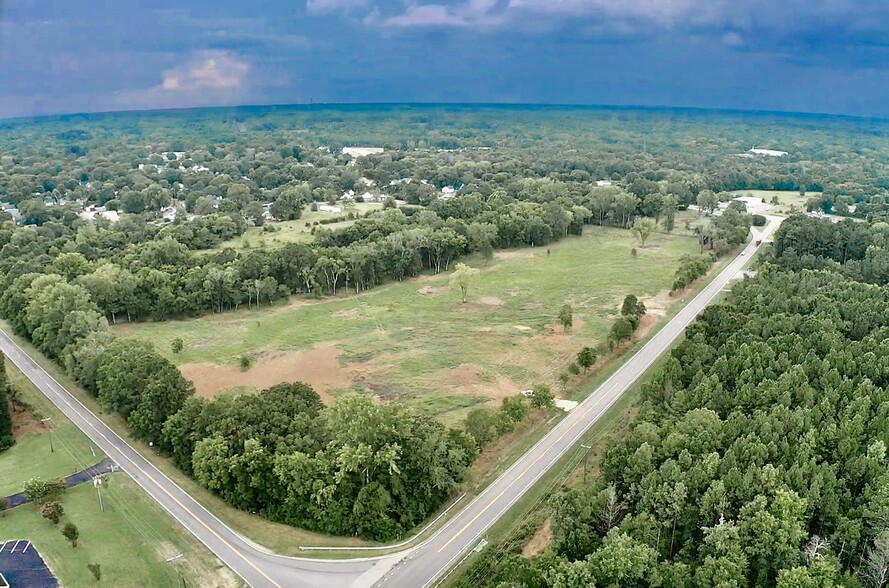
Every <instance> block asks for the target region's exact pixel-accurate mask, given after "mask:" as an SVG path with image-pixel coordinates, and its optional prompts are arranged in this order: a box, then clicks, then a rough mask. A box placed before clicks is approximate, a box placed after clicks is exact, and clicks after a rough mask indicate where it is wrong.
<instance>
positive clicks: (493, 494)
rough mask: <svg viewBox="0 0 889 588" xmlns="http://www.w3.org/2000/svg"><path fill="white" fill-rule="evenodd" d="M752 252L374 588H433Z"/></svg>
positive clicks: (772, 220) (774, 220)
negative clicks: (430, 587) (431, 587)
mask: <svg viewBox="0 0 889 588" xmlns="http://www.w3.org/2000/svg"><path fill="white" fill-rule="evenodd" d="M781 220H783V219H781V218H778V217H769V224H768V225H767V226H766V227H763V229H764V230H763V231H762V232H761V233H760V234H759V235H758V236H756V237H754V239H767V238H768V237H769V236H770V235H771V234H772V232H773V231H774V230H775V229H776V228H777V227H778V225H779V224H780V223H781ZM755 250H756V244H755V240H751V242H750V243H749V244H748V245H747V247H745V248H744V250H743V251H742V253H741V255H739V256H738V257H736V258H735V259H734V260H732V262H731V263H729V264H728V265H727V266H726V267H725V268H724V269H723V270H722V271H721V272H720V273H719V275H717V276H716V278H714V279H713V281H711V282H710V284H708V285H707V287H706V288H704V290H702V291H701V293H700V294H698V295H697V296H696V297H695V298H694V299H693V300H691V301H690V302H689V303H688V304H686V305H685V307H684V308H683V309H682V310H680V311H679V312H678V313H677V314H676V316H675V317H673V318H672V319H671V320H670V321H669V322H668V323H667V324H666V325H665V326H664V327H663V328H662V329H661V330H660V331H658V332H657V333H656V334H655V335H654V336H653V337H652V338H651V339H650V340H649V341H648V342H647V343H646V344H645V345H644V346H643V347H642V348H641V349H639V351H637V352H636V353H635V355H633V357H631V358H630V359H629V360H628V361H627V362H626V363H624V365H623V366H621V368H620V369H619V370H617V371H616V372H615V373H614V374H613V375H612V376H611V377H610V378H608V379H607V380H606V381H605V382H604V383H603V384H602V385H601V386H600V387H599V388H598V389H597V390H596V391H595V392H593V393H592V394H590V396H589V397H587V399H586V400H584V401H583V402H581V403H580V404H579V405H578V406H577V407H575V408H574V409H573V410H572V411H571V412H570V413H569V414H568V416H567V417H566V418H564V419H563V420H562V421H561V422H559V424H558V425H556V426H555V427H554V428H553V429H552V430H551V431H550V432H549V433H547V435H546V436H545V437H544V438H543V439H541V440H540V441H539V442H538V443H537V444H536V445H535V446H534V447H532V448H531V449H530V450H529V451H528V452H527V453H525V455H523V456H522V457H521V458H519V460H518V461H516V462H515V463H514V464H513V465H512V467H510V468H509V470H507V471H506V472H505V473H504V474H503V475H501V476H500V477H499V478H498V479H497V480H496V481H495V482H494V483H493V484H491V485H490V486H488V488H486V489H485V490H484V492H482V493H481V494H479V496H478V497H477V498H476V499H475V500H474V501H473V502H472V503H470V504H469V505H468V506H467V507H465V508H464V509H463V510H462V511H461V512H460V513H459V514H457V515H455V516H454V518H453V519H451V520H450V521H449V522H448V523H447V524H446V525H445V526H444V527H442V529H441V531H440V532H439V533H438V534H437V535H435V536H434V537H433V539H432V540H431V541H429V542H428V543H427V544H426V545H424V546H423V547H422V548H420V549H418V550H416V551H415V552H413V553H411V554H408V555H407V556H406V557H405V558H404V559H403V560H402V561H401V562H399V563H398V564H397V565H396V566H395V567H394V568H393V570H392V571H391V572H390V573H389V574H387V575H386V576H385V577H384V578H383V579H382V580H380V581H379V582H377V584H375V586H376V587H378V588H383V587H385V588H427V587H429V586H434V585H435V583H436V581H437V580H438V579H439V578H440V577H441V576H443V575H444V574H445V573H446V572H447V571H448V569H449V568H450V567H451V566H452V565H454V563H456V562H457V561H458V560H459V559H460V558H461V557H462V556H463V555H464V554H465V553H466V552H467V551H469V550H470V549H472V548H473V547H475V546H476V545H477V544H478V542H479V539H480V538H481V537H482V535H483V534H484V532H485V531H487V530H488V529H489V528H490V527H491V526H492V525H493V524H494V523H495V522H497V520H498V519H499V518H500V517H501V516H502V515H503V514H504V513H505V512H506V511H507V510H509V508H510V507H511V506H512V505H513V504H515V503H516V502H517V501H518V500H519V499H520V498H521V497H522V496H523V495H524V494H525V492H527V491H528V489H530V488H531V486H533V485H534V483H535V482H537V480H539V479H540V478H541V476H543V475H544V474H545V473H546V472H547V471H548V470H549V469H550V468H551V467H553V465H555V463H556V462H557V461H558V460H559V458H561V457H562V456H563V455H564V454H565V453H567V452H568V451H570V450H571V448H572V447H574V445H575V444H576V443H577V442H578V440H579V439H580V438H581V437H582V436H583V434H584V433H585V432H586V431H587V430H588V429H589V428H590V427H591V426H592V425H593V424H594V423H595V422H596V421H598V420H599V418H600V417H601V416H602V415H603V414H604V413H605V412H606V411H607V410H608V408H609V407H610V406H611V405H612V404H614V403H615V402H616V401H617V400H618V399H619V398H620V397H621V395H622V394H623V393H624V392H626V391H627V390H628V389H629V388H630V387H631V386H632V385H633V384H634V383H635V382H636V380H637V379H638V378H639V377H640V376H641V375H642V374H643V373H645V370H647V369H648V368H649V367H650V366H651V364H653V363H654V362H655V361H656V360H657V359H658V357H660V356H661V355H662V354H663V353H664V351H665V350H666V349H667V348H668V347H669V346H670V344H671V343H672V342H673V341H674V340H675V339H676V338H677V337H678V336H679V335H681V334H682V333H683V332H684V331H685V327H687V326H688V325H689V324H690V323H691V322H692V321H693V320H694V319H695V317H696V316H697V315H698V314H700V313H701V311H703V310H704V308H706V307H707V305H708V304H710V302H712V301H713V299H714V298H715V297H716V296H717V295H718V294H719V292H720V291H721V290H722V289H723V288H725V287H726V286H727V285H728V283H729V282H730V281H731V279H732V278H733V277H735V276H736V275H737V274H738V272H739V271H741V269H742V268H743V266H744V265H745V264H746V263H747V261H748V260H749V259H750V256H751V255H752V254H753V252H754V251H755Z"/></svg>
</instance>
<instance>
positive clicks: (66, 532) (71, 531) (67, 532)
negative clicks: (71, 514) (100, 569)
mask: <svg viewBox="0 0 889 588" xmlns="http://www.w3.org/2000/svg"><path fill="white" fill-rule="evenodd" d="M62 536H63V537H65V539H67V540H68V541H70V542H71V547H77V539H78V538H79V537H80V531H79V530H78V529H77V525H75V524H74V523H65V526H64V527H62Z"/></svg>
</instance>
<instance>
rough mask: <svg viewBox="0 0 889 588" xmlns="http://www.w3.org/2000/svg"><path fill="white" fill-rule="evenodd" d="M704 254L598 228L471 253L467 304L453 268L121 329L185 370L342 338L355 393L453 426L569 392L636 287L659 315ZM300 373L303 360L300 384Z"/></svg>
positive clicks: (688, 241) (673, 240) (657, 238)
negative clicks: (516, 402)
mask: <svg viewBox="0 0 889 588" xmlns="http://www.w3.org/2000/svg"><path fill="white" fill-rule="evenodd" d="M632 248H636V249H637V256H636V258H633V257H632V256H631V253H630V251H631V249H632ZM697 250H698V246H697V242H696V240H694V239H693V238H689V237H685V236H675V235H667V234H662V233H659V234H656V235H654V236H652V237H651V238H650V240H649V241H648V243H647V244H646V246H645V248H640V247H639V245H638V242H636V241H635V239H634V238H633V236H632V235H631V233H630V232H629V231H623V230H619V229H612V228H603V227H589V228H587V229H586V231H585V234H584V236H583V237H572V238H568V239H565V240H563V241H561V242H559V243H556V244H553V245H551V246H550V247H549V248H548V249H547V248H545V247H539V248H528V249H519V250H514V251H506V252H500V253H498V254H497V256H496V258H495V259H494V260H493V261H491V262H490V264H488V265H485V264H484V263H482V262H481V261H480V260H477V259H470V260H468V261H469V262H470V263H471V264H472V265H476V266H477V267H479V268H480V269H481V270H482V271H481V275H480V276H479V277H478V279H477V280H476V281H475V282H474V283H473V284H472V286H471V287H470V291H469V301H468V303H467V304H463V303H461V300H460V295H459V292H455V291H452V290H450V289H449V288H448V280H449V274H441V275H438V276H422V277H420V278H418V279H413V280H408V281H405V282H401V283H391V284H387V285H384V286H382V287H379V288H376V289H373V290H371V291H369V292H365V293H362V294H359V295H355V294H354V293H352V294H350V295H340V296H338V297H336V298H327V299H322V300H306V299H299V300H296V299H295V300H294V301H293V302H291V304H290V305H288V306H275V307H270V308H267V309H263V310H259V311H257V310H251V311H239V312H234V313H225V314H221V315H208V316H204V317H202V318H198V319H192V320H184V321H169V322H163V323H140V324H128V325H119V326H117V327H115V331H116V334H118V335H120V336H130V337H137V338H141V339H145V340H148V341H151V342H153V343H154V344H155V346H156V347H157V349H158V350H159V351H160V352H161V353H164V354H165V355H167V357H168V358H170V359H171V360H172V361H174V362H176V363H177V364H180V365H182V364H193V363H197V362H200V363H210V364H218V365H223V366H234V365H236V364H237V361H238V358H239V357H241V356H242V355H245V354H246V355H252V356H254V357H258V358H262V357H266V356H268V355H274V354H280V353H284V352H288V351H292V350H301V349H302V350H305V349H311V348H313V347H314V346H316V345H319V344H321V343H328V344H329V342H335V343H336V345H335V348H334V351H333V352H335V353H340V355H339V366H340V369H341V370H345V371H346V372H347V374H348V376H349V380H350V381H351V382H352V384H351V389H352V390H358V391H368V392H373V393H375V394H378V395H380V396H382V397H385V398H389V399H395V400H400V401H403V402H407V403H409V404H413V405H415V406H418V407H420V408H422V409H424V410H427V411H429V412H430V413H431V414H436V415H439V417H440V418H441V419H442V420H443V421H445V422H454V421H456V420H457V419H459V418H461V417H462V416H464V415H465V414H466V412H468V410H470V409H471V407H472V406H474V405H476V404H478V403H481V402H486V401H492V402H496V401H499V398H500V397H502V396H504V395H507V394H515V393H517V392H518V391H519V390H522V389H525V388H528V387H530V386H531V385H533V384H534V383H538V382H544V383H548V384H550V385H552V386H555V387H557V388H558V374H559V373H561V372H563V371H564V370H565V368H566V367H567V365H568V364H569V363H570V361H571V360H572V359H573V357H574V356H575V355H576V353H577V352H578V351H579V350H580V348H581V347H583V346H584V345H595V344H597V343H599V342H601V341H603V340H604V339H605V338H606V336H607V332H608V329H609V328H610V325H611V322H612V321H613V320H614V318H615V317H616V316H617V313H618V311H619V307H620V303H621V301H622V299H623V297H624V296H625V295H626V294H630V293H632V294H635V295H637V296H639V297H641V298H643V299H646V298H648V299H649V301H650V302H651V306H652V312H653V313H657V312H661V313H663V312H665V309H663V308H661V309H659V308H658V305H659V304H669V303H671V302H672V301H669V300H667V301H666V302H665V301H664V298H665V297H664V295H663V292H664V291H665V290H667V289H669V287H670V285H671V283H672V280H673V277H674V274H675V271H676V268H677V266H678V260H679V257H680V256H681V255H683V254H687V253H696V252H697ZM655 296H657V297H658V299H657V300H654V301H653V300H652V297H655ZM565 303H568V304H571V305H572V307H573V309H574V325H575V326H574V328H573V329H571V331H570V332H567V333H565V332H563V329H562V327H561V326H559V325H558V324H557V314H558V311H559V308H560V307H561V306H562V305H563V304H565ZM175 338H181V339H182V340H183V341H184V343H185V349H184V351H183V352H182V353H181V354H178V355H174V354H172V353H171V351H170V343H171V342H172V341H173V340H174V339H175ZM295 363H296V362H295ZM305 367H306V368H307V369H308V368H309V367H311V366H305ZM300 369H301V366H300V365H294V366H293V370H292V375H293V376H294V378H295V379H298V376H299V375H300ZM341 379H342V378H340V380H341ZM342 391H343V390H342V389H334V390H330V392H331V393H333V394H334V395H336V394H337V393H340V392H342Z"/></svg>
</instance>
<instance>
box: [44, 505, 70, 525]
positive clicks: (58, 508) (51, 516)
mask: <svg viewBox="0 0 889 588" xmlns="http://www.w3.org/2000/svg"><path fill="white" fill-rule="evenodd" d="M63 514H65V509H64V507H63V506H62V504H61V503H60V502H56V501H55V500H50V501H49V502H44V503H43V504H41V505H40V516H42V517H43V518H45V519H46V520H48V521H50V522H51V523H52V524H53V525H58V524H59V519H61V518H62V515H63Z"/></svg>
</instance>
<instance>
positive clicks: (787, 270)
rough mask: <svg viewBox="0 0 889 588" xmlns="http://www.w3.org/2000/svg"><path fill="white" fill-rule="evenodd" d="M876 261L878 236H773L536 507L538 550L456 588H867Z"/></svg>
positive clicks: (881, 343) (883, 430)
mask: <svg viewBox="0 0 889 588" xmlns="http://www.w3.org/2000/svg"><path fill="white" fill-rule="evenodd" d="M887 251H889V225H886V224H885V223H878V224H875V225H873V226H869V225H866V224H863V223H854V222H851V221H845V222H842V223H838V224H832V223H830V222H827V221H824V220H813V219H809V218H806V217H803V216H798V217H792V218H790V219H788V220H787V221H786V222H785V223H784V224H783V225H782V227H781V228H780V229H779V230H778V232H777V234H776V237H775V243H774V252H773V253H772V254H771V255H767V256H765V261H764V263H763V264H762V265H761V267H760V268H759V272H758V274H757V275H756V277H755V278H754V279H747V280H745V281H744V282H743V283H739V284H738V285H737V286H735V287H734V288H733V291H732V294H731V296H730V298H729V300H728V301H726V302H725V303H722V304H718V305H715V306H711V307H710V308H708V309H707V310H705V311H704V313H703V314H702V315H701V316H700V317H699V319H698V320H697V321H696V322H695V323H694V324H693V325H692V326H690V327H689V328H688V329H687V331H686V336H685V339H684V340H683V341H682V342H681V343H680V344H679V345H678V346H677V347H676V348H675V349H674V350H673V351H672V353H671V354H670V357H669V359H668V360H667V362H666V363H665V364H664V365H663V366H662V368H661V369H659V370H658V372H657V373H656V374H655V375H654V376H653V377H652V378H651V379H650V380H649V381H647V383H646V384H645V385H644V387H643V390H642V395H643V402H644V406H643V409H642V412H641V414H640V415H639V417H638V418H637V420H636V422H635V424H634V426H633V428H632V432H631V433H630V435H629V437H628V438H627V439H625V440H622V441H620V442H617V443H616V444H615V445H614V446H613V447H612V448H611V449H610V450H609V451H608V452H607V454H606V457H605V459H604V462H603V464H602V468H601V469H602V475H601V476H600V477H599V479H597V480H596V481H595V483H591V484H588V485H580V486H578V487H573V488H568V489H565V490H562V491H560V492H559V493H558V494H556V495H554V496H552V497H551V499H550V500H549V513H550V516H551V522H552V536H553V540H552V545H551V549H550V550H548V551H547V552H546V553H545V554H543V555H541V556H539V557H537V558H533V559H525V558H522V557H520V556H519V555H518V554H517V553H516V552H515V551H514V549H515V546H499V547H497V548H494V549H492V550H490V551H489V552H488V553H486V554H485V555H484V556H483V557H482V558H481V559H480V560H479V561H478V562H476V565H475V567H474V569H473V570H471V571H470V572H469V574H467V576H466V577H465V578H464V580H463V583H462V584H461V585H466V586H468V585H472V586H483V585H485V586H514V587H525V588H532V587H541V588H542V587H559V588H574V587H577V588H580V587H590V586H618V585H619V586H702V587H703V586H724V587H730V586H738V587H742V586H775V585H777V586H781V587H788V588H789V587H791V586H792V587H800V586H806V587H808V586H813V587H814V586H818V587H821V586H875V587H879V586H885V585H886V582H887V580H889V525H887V521H889V518H887V517H889V461H887V455H886V448H887V444H889V287H887V286H889V280H887V276H889V274H886V273H885V262H883V265H882V267H880V266H879V263H878V262H877V261H876V260H885V259H886V257H885V256H886V253H887ZM881 272H882V273H881ZM518 550H519V551H520V550H521V546H519V547H518ZM467 582H468V583H467Z"/></svg>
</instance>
